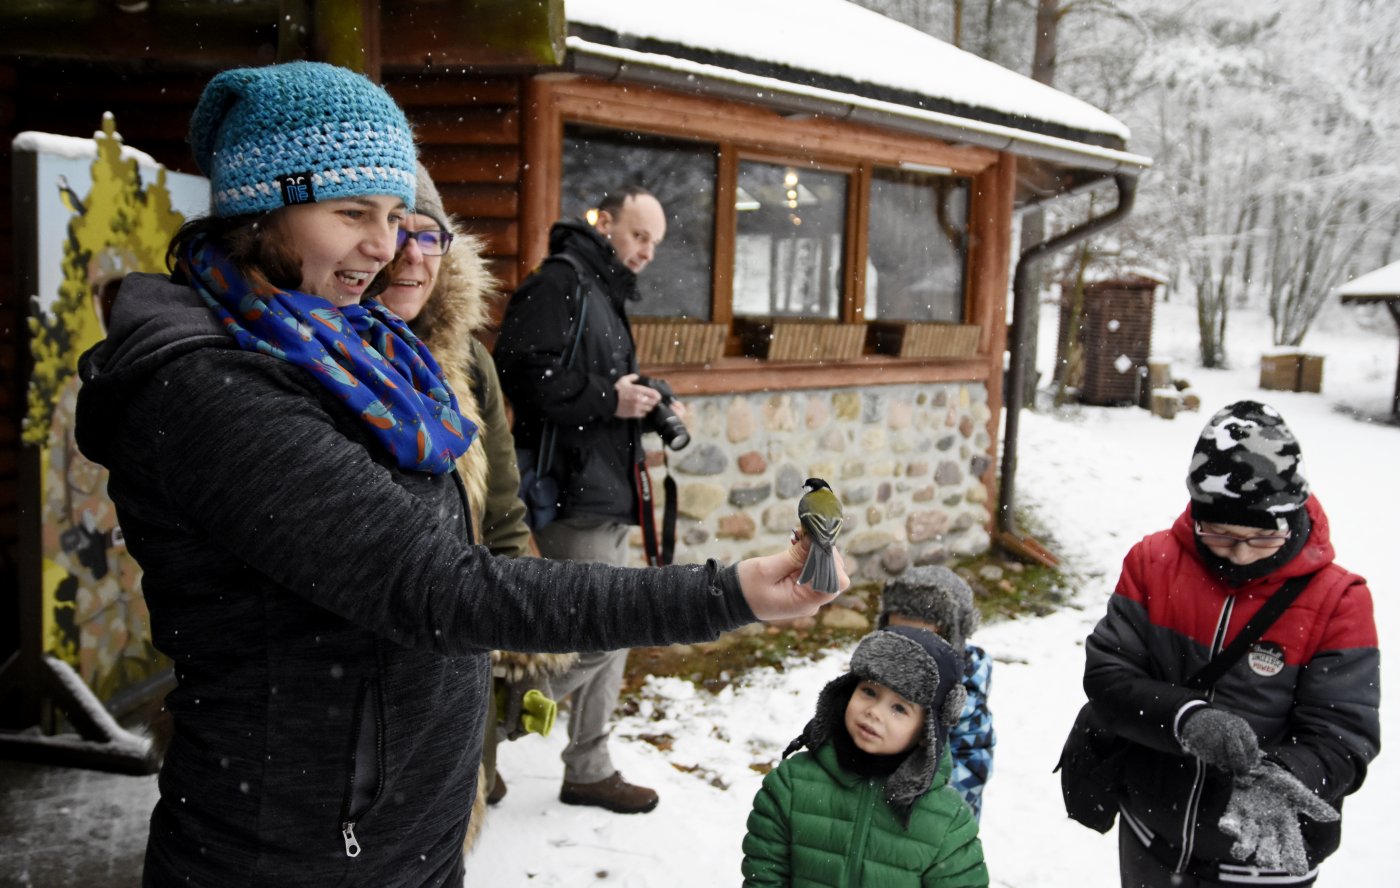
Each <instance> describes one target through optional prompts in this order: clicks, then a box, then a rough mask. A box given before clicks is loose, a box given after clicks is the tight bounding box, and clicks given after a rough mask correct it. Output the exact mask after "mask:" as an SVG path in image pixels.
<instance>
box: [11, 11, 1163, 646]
mask: <svg viewBox="0 0 1400 888" xmlns="http://www.w3.org/2000/svg"><path fill="white" fill-rule="evenodd" d="M295 58H315V59H323V60H328V61H334V62H337V63H341V64H346V65H347V66H350V67H354V68H357V69H359V70H363V71H365V72H366V73H367V74H369V75H370V76H371V77H374V78H376V79H379V80H380V81H381V82H383V83H384V85H385V86H386V87H387V88H388V89H389V90H390V92H391V93H392V94H393V95H394V96H395V97H396V98H397V99H398V100H399V101H400V102H401V104H402V105H403V106H404V108H405V110H406V111H407V113H408V116H409V118H410V120H411V121H412V122H413V124H414V126H415V130H416V134H417V138H418V141H419V145H420V151H421V156H422V159H423V161H424V163H425V164H426V165H427V166H428V167H429V169H430V170H431V171H432V172H433V174H434V176H435V178H436V180H437V182H438V184H439V185H440V187H441V191H442V194H443V198H444V200H445V203H446V205H447V208H448V209H449V210H450V211H451V212H453V213H455V214H457V215H458V216H460V217H461V218H462V219H463V220H465V224H466V227H467V228H468V229H469V230H471V231H473V232H475V233H477V234H479V235H481V236H482V237H483V238H484V239H485V241H486V243H487V245H488V251H489V255H490V259H491V262H492V267H493V270H494V271H495V273H496V274H497V276H498V277H499V278H500V280H501V282H502V286H503V290H505V291H507V292H508V291H509V290H510V289H511V288H512V287H513V286H515V285H516V284H517V283H518V282H519V281H520V280H521V279H522V278H523V277H524V276H525V275H526V274H528V273H529V271H530V270H531V269H532V268H533V267H534V266H535V265H536V264H537V263H538V262H539V261H540V260H541V259H542V258H543V257H544V255H545V252H546V243H547V241H546V238H547V235H548V230H549V226H550V224H551V223H552V222H554V221H555V220H556V219H558V218H560V217H561V216H567V215H579V214H585V213H586V212H587V211H588V210H589V209H590V208H591V207H592V206H594V205H595V203H596V202H597V200H598V199H599V198H600V197H601V195H602V193H603V192H604V191H606V190H607V189H608V188H612V187H616V186H618V185H620V184H626V183H634V182H635V183H638V184H642V185H645V186H646V187H648V188H649V189H651V190H652V191H653V192H654V193H656V194H657V195H658V197H660V198H661V200H662V202H663V203H664V204H665V206H666V208H667V211H668V218H669V223H670V230H669V232H668V237H667V240H666V243H665V245H664V246H663V247H662V249H661V252H660V253H659V255H658V258H657V259H656V261H655V262H654V263H653V265H652V267H651V268H649V269H648V270H647V272H646V273H645V274H644V275H643V276H642V280H641V283H642V288H643V299H642V301H641V303H640V304H639V305H638V306H636V308H635V310H634V311H633V312H632V314H633V317H634V321H635V327H636V333H637V339H638V342H639V347H640V348H641V350H642V354H643V360H644V363H645V366H644V370H645V372H647V373H648V374H650V375H654V376H659V377H663V378H665V379H667V380H669V382H670V383H671V385H672V386H673V388H674V389H675V391H676V392H677V394H678V395H679V396H680V397H682V398H684V399H686V400H687V402H688V404H689V406H690V408H691V420H690V425H691V427H692V431H693V433H694V438H695V443H694V444H692V445H691V447H690V448H689V449H688V450H686V451H683V452H681V453H678V454H674V455H672V456H671V458H670V465H669V467H668V469H669V471H672V472H673V473H674V474H675V476H676V477H677V480H678V481H679V497H680V502H679V509H680V516H681V517H680V528H679V530H680V533H679V545H678V550H677V558H678V560H693V559H698V558H704V557H717V558H723V559H731V558H738V557H741V556H743V555H746V554H748V553H750V552H752V551H761V550H771V549H772V548H773V547H775V546H778V545H781V544H782V541H783V540H784V539H785V538H786V535H787V532H788V529H789V528H790V527H791V526H792V523H793V518H794V499H795V497H796V495H797V494H798V493H799V492H800V485H801V482H802V480H803V479H804V478H805V477H806V476H808V475H820V476H822V477H825V478H827V479H828V480H830V481H831V482H832V484H833V486H834V487H835V488H836V489H837V491H838V492H839V493H840V494H841V496H842V498H843V500H844V501H845V504H846V511H847V516H848V520H847V524H846V527H847V530H846V533H845V537H844V547H845V551H846V553H847V556H848V563H849V564H850V566H851V567H852V568H854V570H853V573H854V574H855V575H856V576H857V577H858V578H860V579H867V580H880V579H883V578H885V577H888V576H890V575H893V574H897V573H899V572H901V571H902V570H904V569H905V568H906V567H907V566H909V565H910V564H915V563H936V562H939V561H942V560H944V559H947V558H950V557H954V556H956V555H959V554H968V553H974V552H978V551H981V550H982V549H985V548H986V547H987V546H988V544H989V540H990V534H991V532H992V530H993V521H992V514H991V513H992V508H993V507H992V505H991V504H992V503H994V502H995V500H996V483H997V469H996V466H997V448H998V441H997V435H998V428H999V417H1000V415H1001V412H1002V375H1003V362H1004V358H1005V352H1006V346H1007V324H1006V311H1007V293H1008V281H1009V276H1010V271H1011V268H1012V265H1013V259H1014V257H1013V255H1012V239H1013V214H1014V212H1015V210H1016V208H1017V207H1018V206H1027V205H1030V204H1033V203H1042V202H1045V201H1047V200H1050V199H1053V198H1054V197H1056V196H1058V195H1062V194H1067V193H1070V192H1077V191H1081V190H1083V189H1085V188H1087V187H1091V186H1093V185H1094V183H1096V182H1101V181H1102V182H1109V181H1115V180H1116V181H1118V182H1120V183H1121V182H1122V181H1124V180H1128V179H1134V178H1135V177H1136V176H1137V175H1138V173H1139V172H1140V171H1141V170H1142V169H1144V168H1145V167H1146V166H1147V165H1148V164H1149V161H1148V160H1147V159H1146V158H1143V157H1141V156H1138V155H1134V154H1131V153H1129V152H1128V151H1127V145H1126V140H1127V138H1128V133H1127V130H1126V128H1125V127H1124V126H1123V125H1122V124H1120V123H1119V122H1118V121H1116V120H1115V119H1113V118H1112V117H1110V116H1109V115H1107V114H1104V113H1103V112H1101V111H1098V110H1097V109H1094V108H1092V107H1090V106H1089V105H1087V104H1085V103H1083V102H1080V101H1077V100H1075V99H1073V98H1071V97H1069V96H1066V95H1064V94H1063V93H1060V92H1057V91H1055V90H1053V89H1050V88H1049V87H1046V86H1044V85H1042V84H1038V83H1035V82H1033V81H1031V80H1029V79H1028V78H1025V77H1022V76H1020V75H1018V74H1015V73H1014V72H1011V71H1008V70H1005V69H1003V68H1000V67H998V66H996V65H994V64H992V63H990V62H987V61H985V60H983V59H980V58H977V57H975V56H973V55H971V54H968V53H965V52H962V51H961V50H958V49H956V48H954V47H952V46H949V45H947V44H945V43H942V42H940V41H938V40H936V39H934V38H932V37H929V36H927V35H924V34H922V33H919V32H917V31H914V30H912V29H910V28H907V27H905V26H903V25H900V24H898V23H896V22H894V21H892V20H889V19H885V18H883V17H881V16H879V15H876V14H875V13H872V12H869V11H867V10H865V9H862V8H860V7H857V6H855V5H853V4H851V3H848V2H844V0H769V2H766V3H752V2H749V0H707V2H705V3H698V4H697V3H689V2H683V0H650V2H640V0H535V2H518V0H403V2H394V3H390V2H387V0H353V2H351V0H347V2H344V3H290V2H286V0H245V2H241V3H222V2H212V0H208V2H205V0H187V2H155V3H139V4H136V3H132V4H124V3H112V2H105V0H102V2H99V0H28V2H25V3H23V4H18V5H6V6H5V8H4V9H3V10H0V140H2V141H3V144H5V145H6V146H8V145H9V144H10V141H11V138H12V137H13V136H14V135H15V134H17V133H19V132H21V131H30V130H37V131H43V132H48V133H58V134H66V135H74V136H85V135H87V134H89V133H91V132H92V131H93V130H95V129H97V128H98V127H99V126H100V125H101V121H102V118H103V114H104V113H106V112H110V113H112V114H113V115H115V118H116V121H117V127H118V129H119V130H120V132H121V134H122V136H123V137H124V139H125V141H126V143H127V144H129V145H131V146H135V147H137V148H139V149H141V150H142V151H144V152H147V153H148V154H150V155H151V156H152V157H154V158H155V159H156V160H157V161H158V162H159V163H161V164H164V165H165V166H166V167H167V168H168V169H170V170H172V171H177V172H183V173H195V172H197V170H195V169H194V166H193V163H192V160H191V157H190V152H189V150H188V146H187V145H186V144H185V141H184V140H185V133H186V127H187V124H188V120H189V116H190V112H191V111H192V109H193V107H194V104H195V102H196V100H197V98H198V96H199V94H200V91H201V89H202V88H203V86H204V84H205V83H206V82H207V81H208V79H209V78H210V77H211V76H212V75H213V74H214V73H216V72H217V71H219V70H222V69H226V68H230V67H236V66H243V65H257V64H266V63H270V62H273V61H278V60H291V59H295ZM0 183H3V184H0V200H3V201H4V202H5V204H6V211H5V212H4V213H3V214H0V244H3V245H4V246H0V371H3V376H0V553H3V554H4V555H5V556H7V557H9V558H10V559H11V561H12V562H13V563H14V564H18V565H20V566H21V567H20V570H19V573H18V575H17V583H18V585H15V584H11V586H10V591H8V592H7V593H6V597H5V600H4V601H0V612H3V613H6V614H8V613H10V612H11V611H12V601H13V599H14V598H15V596H17V595H20V594H21V591H17V590H22V589H24V588H26V587H28V586H30V585H32V584H33V583H34V582H37V580H36V579H35V578H36V577H37V575H38V572H39V571H40V570H42V565H41V564H39V563H37V562H38V561H39V560H41V558H40V556H39V555H38V554H37V553H36V552H34V551H28V550H27V547H26V545H25V544H24V543H23V542H22V540H30V541H32V540H35V539H37V538H38V531H37V529H35V528H31V530H30V532H22V530H23V527H24V523H25V522H30V523H31V524H32V523H33V522H34V521H35V520H36V519H35V513H34V511H33V509H32V508H30V506H29V500H28V499H26V497H29V496H32V491H29V492H22V491H21V482H22V478H23V477H24V471H23V468H24V466H25V464H26V460H32V459H33V457H32V455H28V454H27V453H26V451H27V450H28V449H29V448H25V447H22V446H21V445H20V423H21V420H22V417H23V405H24V403H25V385H26V372H27V371H26V367H27V362H28V360H29V358H28V355H27V349H28V344H27V330H26V311H27V305H28V303H29V298H30V296H31V295H32V294H27V293H22V292H18V291H17V289H16V285H15V283H14V282H15V279H16V276H15V271H16V269H15V256H14V254H13V253H12V252H11V247H10V245H11V243H12V238H11V237H10V236H9V235H10V234H12V232H10V231H9V230H8V226H9V224H10V223H9V220H10V219H11V218H12V213H13V212H14V211H15V207H14V200H13V197H14V192H13V190H12V186H13V182H12V180H11V178H10V169H9V163H6V164H5V165H4V168H3V171H0ZM1121 195H1122V190H1121V187H1120V197H1121ZM1123 209H1124V210H1125V211H1126V207H1124V208H1123ZM657 461H658V464H659V455H658V457H657ZM29 548H32V547H29ZM0 624H9V621H8V620H3V619H0ZM9 641H12V639H6V638H0V647H7V646H6V645H5V644H3V643H5V642H9ZM8 647H13V645H8Z"/></svg>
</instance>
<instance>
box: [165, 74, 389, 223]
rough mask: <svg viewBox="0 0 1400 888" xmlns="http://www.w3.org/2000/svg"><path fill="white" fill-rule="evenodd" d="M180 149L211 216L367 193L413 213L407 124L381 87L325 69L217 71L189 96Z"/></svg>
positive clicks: (365, 80) (366, 80)
mask: <svg viewBox="0 0 1400 888" xmlns="http://www.w3.org/2000/svg"><path fill="white" fill-rule="evenodd" d="M190 145H191V147H193V149H194V159H195V163H197V164H199V169H200V171H201V172H203V173H204V174H205V175H206V176H208V177H209V179H210V190H211V192H212V202H213V210H212V213H213V215H215V216H219V217H227V216H238V215H242V214H245V213H261V212H267V211H268V210H275V209H278V208H279V207H283V206H288V205H290V204H299V203H312V202H315V201H320V200H331V199H334V198H343V197H362V196H366V195H374V194H388V195H393V196H394V197H399V198H402V199H403V202H404V204H405V205H407V207H408V209H409V210H412V209H413V195H414V187H415V183H416V177H415V174H414V165H415V163H416V161H417V150H416V149H415V148H414V145H413V131H412V129H411V128H410V127H409V125H408V118H406V117H405V116H404V113H403V111H402V110H401V109H400V108H399V106H398V105H397V104H395V102H394V100H393V99H392V98H390V97H389V94H388V93H387V92H385V91H384V89H383V88H382V87H380V86H377V85H376V84H374V83H372V82H371V81H370V80H369V79H367V78H365V77H364V76H362V75H360V74H356V73H355V72H353V71H348V70H346V69H345V68H338V67H336V66H335V65H328V64H325V63H324V62H290V63H287V64H284V65H269V66H267V67H264V68H235V69H233V70H230V71H224V72H221V73H220V74H219V75H217V76H216V77H215V78H214V79H213V80H211V81H209V85H208V86H207V87H205V89H204V94H203V95H202V96H200V97H199V104H198V105H197V106H196V107H195V109H194V117H192V118H191V119H190Z"/></svg>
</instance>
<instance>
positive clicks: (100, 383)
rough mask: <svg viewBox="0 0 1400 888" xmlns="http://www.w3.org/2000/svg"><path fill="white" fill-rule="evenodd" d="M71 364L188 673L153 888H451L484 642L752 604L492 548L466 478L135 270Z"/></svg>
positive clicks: (169, 286) (151, 863) (133, 543)
mask: <svg viewBox="0 0 1400 888" xmlns="http://www.w3.org/2000/svg"><path fill="white" fill-rule="evenodd" d="M81 372H82V375H83V380H84V385H83V388H82V391H81V394H80V397H79V402H78V417H77V435H78V441H79V444H80V446H81V448H82V450H83V452H84V453H85V454H87V455H88V456H89V457H90V458H92V459H93V460H95V461H97V462H99V463H101V464H103V465H105V466H107V467H108V468H109V469H110V470H111V479H110V487H109V489H110V492H111V496H112V499H113V500H114V501H115V502H116V505H117V510H118V515H119V519H120V522H121V526H122V529H123V531H124V532H125V535H126V539H127V543H128V545H129V546H130V548H131V551H132V553H133V554H134V555H135V557H136V559H137V560H138V561H139V562H140V564H141V567H142V568H143V570H144V571H145V576H144V581H143V582H144V592H145V596H146V600H147V603H148V604H149V607H150V613H151V625H152V630H153V634H154V636H155V638H154V641H155V644H156V647H157V648H159V649H160V650H161V651H163V652H164V653H166V654H167V655H169V656H170V657H171V658H172V660H173V661H174V663H175V672H176V678H177V681H178V685H177V687H176V688H175V690H173V691H172V692H171V693H170V695H169V697H168V698H167V706H168V707H169V710H170V712H171V713H172V715H173V719H174V735H173V738H172V740H171V743H170V747H169V751H168V753H167V755H166V758H165V762H164V765H163V767H162V769H161V774H160V800H159V802H158V803H157V806H156V810H155V812H154V814H153V815H152V819H151V834H150V840H149V843H148V847H147V855H146V871H145V883H146V884H147V885H159V886H164V885H175V884H180V885H185V884H195V885H201V886H265V885H278V886H326V885H342V886H348V885H362V886H375V888H379V886H428V885H432V886H438V885H460V884H462V876H463V867H462V860H461V857H462V854H461V844H462V838H463V835H464V834H465V832H466V827H467V821H468V818H469V812H470V807H471V801H472V798H473V794H474V783H475V780H476V773H477V762H478V759H479V755H480V750H481V744H482V730H483V725H484V715H485V712H484V707H485V705H486V704H485V701H486V694H485V691H486V686H487V681H488V680H489V664H488V662H487V657H486V654H485V652H486V651H487V650H489V649H492V648H498V649H515V650H535V651H543V650H550V651H572V650H584V651H586V650H615V649H618V648H626V647H631V646H634V645H640V644H656V643H668V642H674V641H684V640H696V639H703V638H713V637H715V636H716V635H718V634H719V633H720V632H723V631H725V630H728V629H731V628H733V627H735V626H738V625H740V624H742V623H744V622H748V621H750V620H752V619H753V615H752V613H751V612H750V611H749V609H748V607H747V605H746V604H745V603H744V601H743V597H742V593H741V592H740V591H739V589H738V585H737V582H734V580H733V573H732V571H717V570H716V569H715V567H714V566H713V565H710V566H706V567H698V566H692V567H676V568H665V569H661V570H659V571H643V570H620V569H613V568H604V567H601V566H597V565H578V564H573V563H570V562H562V561H556V562H551V561H543V560H538V559H506V558H500V559H493V558H491V557H490V556H489V555H488V554H487V553H486V551H485V550H484V549H480V548H476V547H473V546H471V545H469V543H468V540H467V536H468V530H467V526H468V525H467V523H466V520H465V519H466V515H465V510H464V506H463V503H464V499H463V497H462V495H461V491H460V484H459V482H458V481H457V478H456V475H455V474H450V475H437V476H433V475H426V474H419V473H411V472H405V471H402V470H401V469H399V468H398V467H397V465H396V464H395V462H394V460H393V459H392V458H391V457H389V455H388V454H387V453H386V452H385V451H383V450H382V449H381V448H380V447H379V446H378V445H377V444H376V443H375V442H374V440H373V439H372V438H371V437H370V436H369V435H367V434H366V433H365V431H364V430H363V427H362V425H361V423H360V422H359V421H358V420H357V418H356V417H355V416H354V415H353V414H352V413H351V412H350V411H348V410H346V409H345V408H344V407H343V406H342V405H341V404H340V402H339V401H338V400H337V399H336V398H335V396H334V395H332V394H331V393H330V391H329V390H328V389H326V388H324V387H323V386H321V385H320V384H319V383H318V382H317V381H316V380H315V379H314V378H313V377H312V376H311V375H310V374H309V373H307V372H306V371H304V370H302V369H300V368H298V367H295V366H293V365H291V364H288V363H286V362H283V361H280V360H276V359H274V358H271V357H268V356H265V355H262V354H258V353H252V352H247V351H242V350H239V349H237V348H236V347H235V345H234V342H233V340H232V339H231V338H230V337H229V336H228V335H227V334H226V333H224V331H223V330H222V329H221V328H220V327H219V326H218V325H217V324H216V323H215V321H214V319H213V315H212V314H211V313H210V312H209V310H208V309H207V308H205V307H204V305H203V303H202V302H201V301H200V300H199V298H198V297H197V296H196V295H195V294H194V293H193V292H192V291H191V290H189V289H188V288H186V287H183V286H180V285H178V284H173V283H171V282H170V281H169V280H167V279H166V278H164V277H161V276H156V275H133V276H132V277H130V278H128V279H127V281H126V282H125V284H124V285H123V287H122V290H121V293H120V295H119V297H118V299H117V303H116V310H115V313H114V316H113V319H112V329H111V331H110V335H109V337H108V339H107V340H105V341H104V342H102V343H99V344H98V345H97V346H96V347H95V348H94V349H93V350H91V351H90V352H89V353H88V354H87V355H85V356H84V358H83V360H82V363H81ZM565 589H567V590H568V594H567V595H564V594H560V593H561V592H562V590H565Z"/></svg>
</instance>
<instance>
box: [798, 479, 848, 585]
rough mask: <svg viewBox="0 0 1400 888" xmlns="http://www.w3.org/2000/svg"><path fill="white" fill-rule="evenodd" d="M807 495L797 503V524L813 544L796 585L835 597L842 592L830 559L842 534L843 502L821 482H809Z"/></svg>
mask: <svg viewBox="0 0 1400 888" xmlns="http://www.w3.org/2000/svg"><path fill="white" fill-rule="evenodd" d="M802 489H803V490H806V491H807V492H806V493H804V494H802V499H800V500H798V501H797V520H798V521H800V522H802V530H803V532H804V533H806V534H807V538H808V539H810V540H811V541H812V546H811V548H809V549H808V550H807V561H806V563H804V564H803V565H802V573H801V575H800V576H798V578H797V582H798V583H800V584H803V585H811V587H812V588H813V589H816V590H817V591H818V592H825V593H826V594H828V595H835V594H836V593H837V592H840V591H841V589H840V584H839V583H838V582H837V580H836V562H835V560H833V558H832V555H831V547H832V545H833V544H835V542H836V535H837V534H838V533H840V532H841V523H842V522H843V521H844V520H845V519H844V518H843V517H842V515H841V501H840V500H838V499H837V498H836V494H834V493H832V492H831V485H830V484H827V483H826V482H825V481H823V480H822V479H820V478H808V479H807V480H806V481H805V482H803V484H802Z"/></svg>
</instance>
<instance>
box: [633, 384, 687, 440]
mask: <svg viewBox="0 0 1400 888" xmlns="http://www.w3.org/2000/svg"><path fill="white" fill-rule="evenodd" d="M637 385H644V386H646V387H647V388H649V389H653V390H655V391H656V392H657V393H658V394H660V395H661V400H660V401H658V402H657V404H656V406H655V407H653V408H651V412H650V413H648V414H647V415H646V416H644V417H642V428H644V429H646V430H647V431H649V432H656V434H658V435H660V436H661V443H663V444H665V445H666V446H667V447H669V448H671V449H672V450H684V449H685V446H686V445H687V444H689V443H690V432H689V431H688V430H687V429H686V427H685V423H683V422H681V418H680V417H679V416H677V415H676V411H674V410H672V409H671V404H672V402H674V401H675V400H676V393H675V392H673V391H671V386H669V385H667V383H666V380H664V379H655V378H653V377H650V376H638V377H637Z"/></svg>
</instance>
